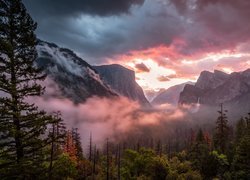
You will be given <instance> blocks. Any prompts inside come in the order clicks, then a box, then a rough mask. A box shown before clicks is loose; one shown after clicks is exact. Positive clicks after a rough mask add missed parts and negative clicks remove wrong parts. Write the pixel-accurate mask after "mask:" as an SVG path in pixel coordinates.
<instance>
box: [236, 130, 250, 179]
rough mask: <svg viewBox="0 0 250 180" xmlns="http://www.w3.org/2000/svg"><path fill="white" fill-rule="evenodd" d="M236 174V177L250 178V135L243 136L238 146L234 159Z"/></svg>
mask: <svg viewBox="0 0 250 180" xmlns="http://www.w3.org/2000/svg"><path fill="white" fill-rule="evenodd" d="M233 168H234V173H235V174H234V176H235V178H236V179H250V136H249V135H245V136H244V137H242V138H241V140H240V143H239V144H238V146H237V148H236V154H235V157H234V160H233Z"/></svg>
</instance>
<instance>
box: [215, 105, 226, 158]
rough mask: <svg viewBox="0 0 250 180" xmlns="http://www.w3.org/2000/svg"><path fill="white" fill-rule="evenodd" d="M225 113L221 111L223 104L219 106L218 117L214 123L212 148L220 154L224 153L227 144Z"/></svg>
mask: <svg viewBox="0 0 250 180" xmlns="http://www.w3.org/2000/svg"><path fill="white" fill-rule="evenodd" d="M226 112H227V111H226V110H224V109H223V104H221V109H220V111H218V113H219V117H218V119H217V121H216V132H215V135H214V146H215V148H216V150H218V151H219V152H221V153H225V152H226V150H227V146H228V143H229V127H228V120H227V116H226Z"/></svg>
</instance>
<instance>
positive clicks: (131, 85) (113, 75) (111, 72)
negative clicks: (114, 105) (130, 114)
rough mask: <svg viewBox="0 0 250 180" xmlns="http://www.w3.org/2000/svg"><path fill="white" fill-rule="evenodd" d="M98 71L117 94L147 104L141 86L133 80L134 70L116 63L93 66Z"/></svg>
mask: <svg viewBox="0 0 250 180" xmlns="http://www.w3.org/2000/svg"><path fill="white" fill-rule="evenodd" d="M94 68H95V69H96V70H97V71H98V73H99V74H100V75H101V77H102V78H103V80H104V82H105V83H106V84H108V85H109V86H110V87H111V88H112V89H113V90H115V91H116V92H117V93H118V94H120V95H123V96H125V97H128V98H129V99H132V100H135V101H138V102H139V103H140V104H143V105H149V102H148V100H147V99H146V97H145V95H144V92H143V90H142V88H141V87H140V86H139V85H138V84H137V82H136V81H135V72H134V71H132V70H130V69H127V68H125V67H123V66H121V65H118V64H111V65H101V66H94Z"/></svg>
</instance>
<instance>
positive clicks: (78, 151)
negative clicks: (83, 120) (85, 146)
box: [72, 128, 83, 161]
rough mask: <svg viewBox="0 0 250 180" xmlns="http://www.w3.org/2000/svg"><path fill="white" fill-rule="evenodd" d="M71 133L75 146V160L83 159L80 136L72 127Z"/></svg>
mask: <svg viewBox="0 0 250 180" xmlns="http://www.w3.org/2000/svg"><path fill="white" fill-rule="evenodd" d="M72 135H73V140H74V143H75V146H76V157H77V160H78V161H80V160H83V150H82V143H81V137H80V134H79V132H78V129H77V128H74V129H72Z"/></svg>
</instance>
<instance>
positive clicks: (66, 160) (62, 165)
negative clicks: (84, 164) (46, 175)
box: [52, 154, 77, 180]
mask: <svg viewBox="0 0 250 180" xmlns="http://www.w3.org/2000/svg"><path fill="white" fill-rule="evenodd" d="M76 166H77V164H76V163H75V162H74V161H72V160H71V159H70V157H69V155H67V154H61V155H60V156H59V158H58V159H57V160H56V161H55V162H54V164H53V173H52V179H58V180H61V179H69V178H74V177H75V176H76V175H77V169H76Z"/></svg>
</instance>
